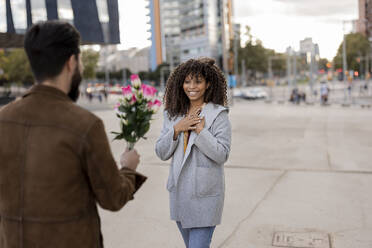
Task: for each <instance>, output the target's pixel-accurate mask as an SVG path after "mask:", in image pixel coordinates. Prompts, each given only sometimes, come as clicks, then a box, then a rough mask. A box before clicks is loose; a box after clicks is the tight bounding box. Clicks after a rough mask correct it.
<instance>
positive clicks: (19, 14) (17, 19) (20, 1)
mask: <svg viewBox="0 0 372 248" xmlns="http://www.w3.org/2000/svg"><path fill="white" fill-rule="evenodd" d="M4 2H5V1H4ZM10 3H11V7H12V14H13V21H14V28H15V30H16V32H17V33H24V32H25V31H26V29H27V13H26V1H25V0H12V1H11V2H10Z"/></svg>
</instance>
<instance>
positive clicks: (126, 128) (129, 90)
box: [111, 75, 161, 150]
mask: <svg viewBox="0 0 372 248" xmlns="http://www.w3.org/2000/svg"><path fill="white" fill-rule="evenodd" d="M130 79H131V83H132V85H128V86H127V87H123V88H122V90H123V97H122V98H120V99H119V102H118V103H117V105H116V107H115V109H116V116H117V117H118V118H119V119H120V129H121V132H111V133H113V134H115V135H116V136H115V138H114V140H121V139H124V140H126V141H127V143H128V148H129V150H131V149H133V148H134V145H135V144H136V142H137V141H138V140H139V139H141V138H143V139H146V137H145V134H146V133H147V132H148V131H149V129H150V121H151V120H152V115H153V114H155V113H156V112H157V111H158V110H159V108H160V106H161V101H160V100H159V99H157V98H156V96H155V94H156V92H157V90H156V89H155V88H154V87H152V86H149V85H146V84H142V83H141V80H140V78H139V77H138V75H132V76H131V77H130Z"/></svg>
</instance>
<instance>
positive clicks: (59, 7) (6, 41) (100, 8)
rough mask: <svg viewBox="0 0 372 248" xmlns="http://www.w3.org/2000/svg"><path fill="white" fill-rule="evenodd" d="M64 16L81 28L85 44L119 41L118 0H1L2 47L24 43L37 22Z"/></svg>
mask: <svg viewBox="0 0 372 248" xmlns="http://www.w3.org/2000/svg"><path fill="white" fill-rule="evenodd" d="M46 20H63V21H67V22H70V23H71V24H73V25H74V26H75V27H76V28H77V29H78V30H79V32H80V34H81V37H82V41H83V44H118V43H120V34H119V12H118V0H84V1H81V0H2V1H0V47H2V48H7V47H22V46H23V35H24V34H25V32H26V30H27V29H28V28H29V27H30V26H31V25H32V24H34V23H37V22H39V21H46Z"/></svg>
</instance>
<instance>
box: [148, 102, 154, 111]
mask: <svg viewBox="0 0 372 248" xmlns="http://www.w3.org/2000/svg"><path fill="white" fill-rule="evenodd" d="M153 105H154V104H153V103H152V102H151V101H149V102H148V103H147V107H148V108H149V109H152V106H153Z"/></svg>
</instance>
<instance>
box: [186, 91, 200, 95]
mask: <svg viewBox="0 0 372 248" xmlns="http://www.w3.org/2000/svg"><path fill="white" fill-rule="evenodd" d="M187 93H188V94H189V95H190V96H196V95H197V94H198V93H199V92H198V91H188V92H187Z"/></svg>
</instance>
